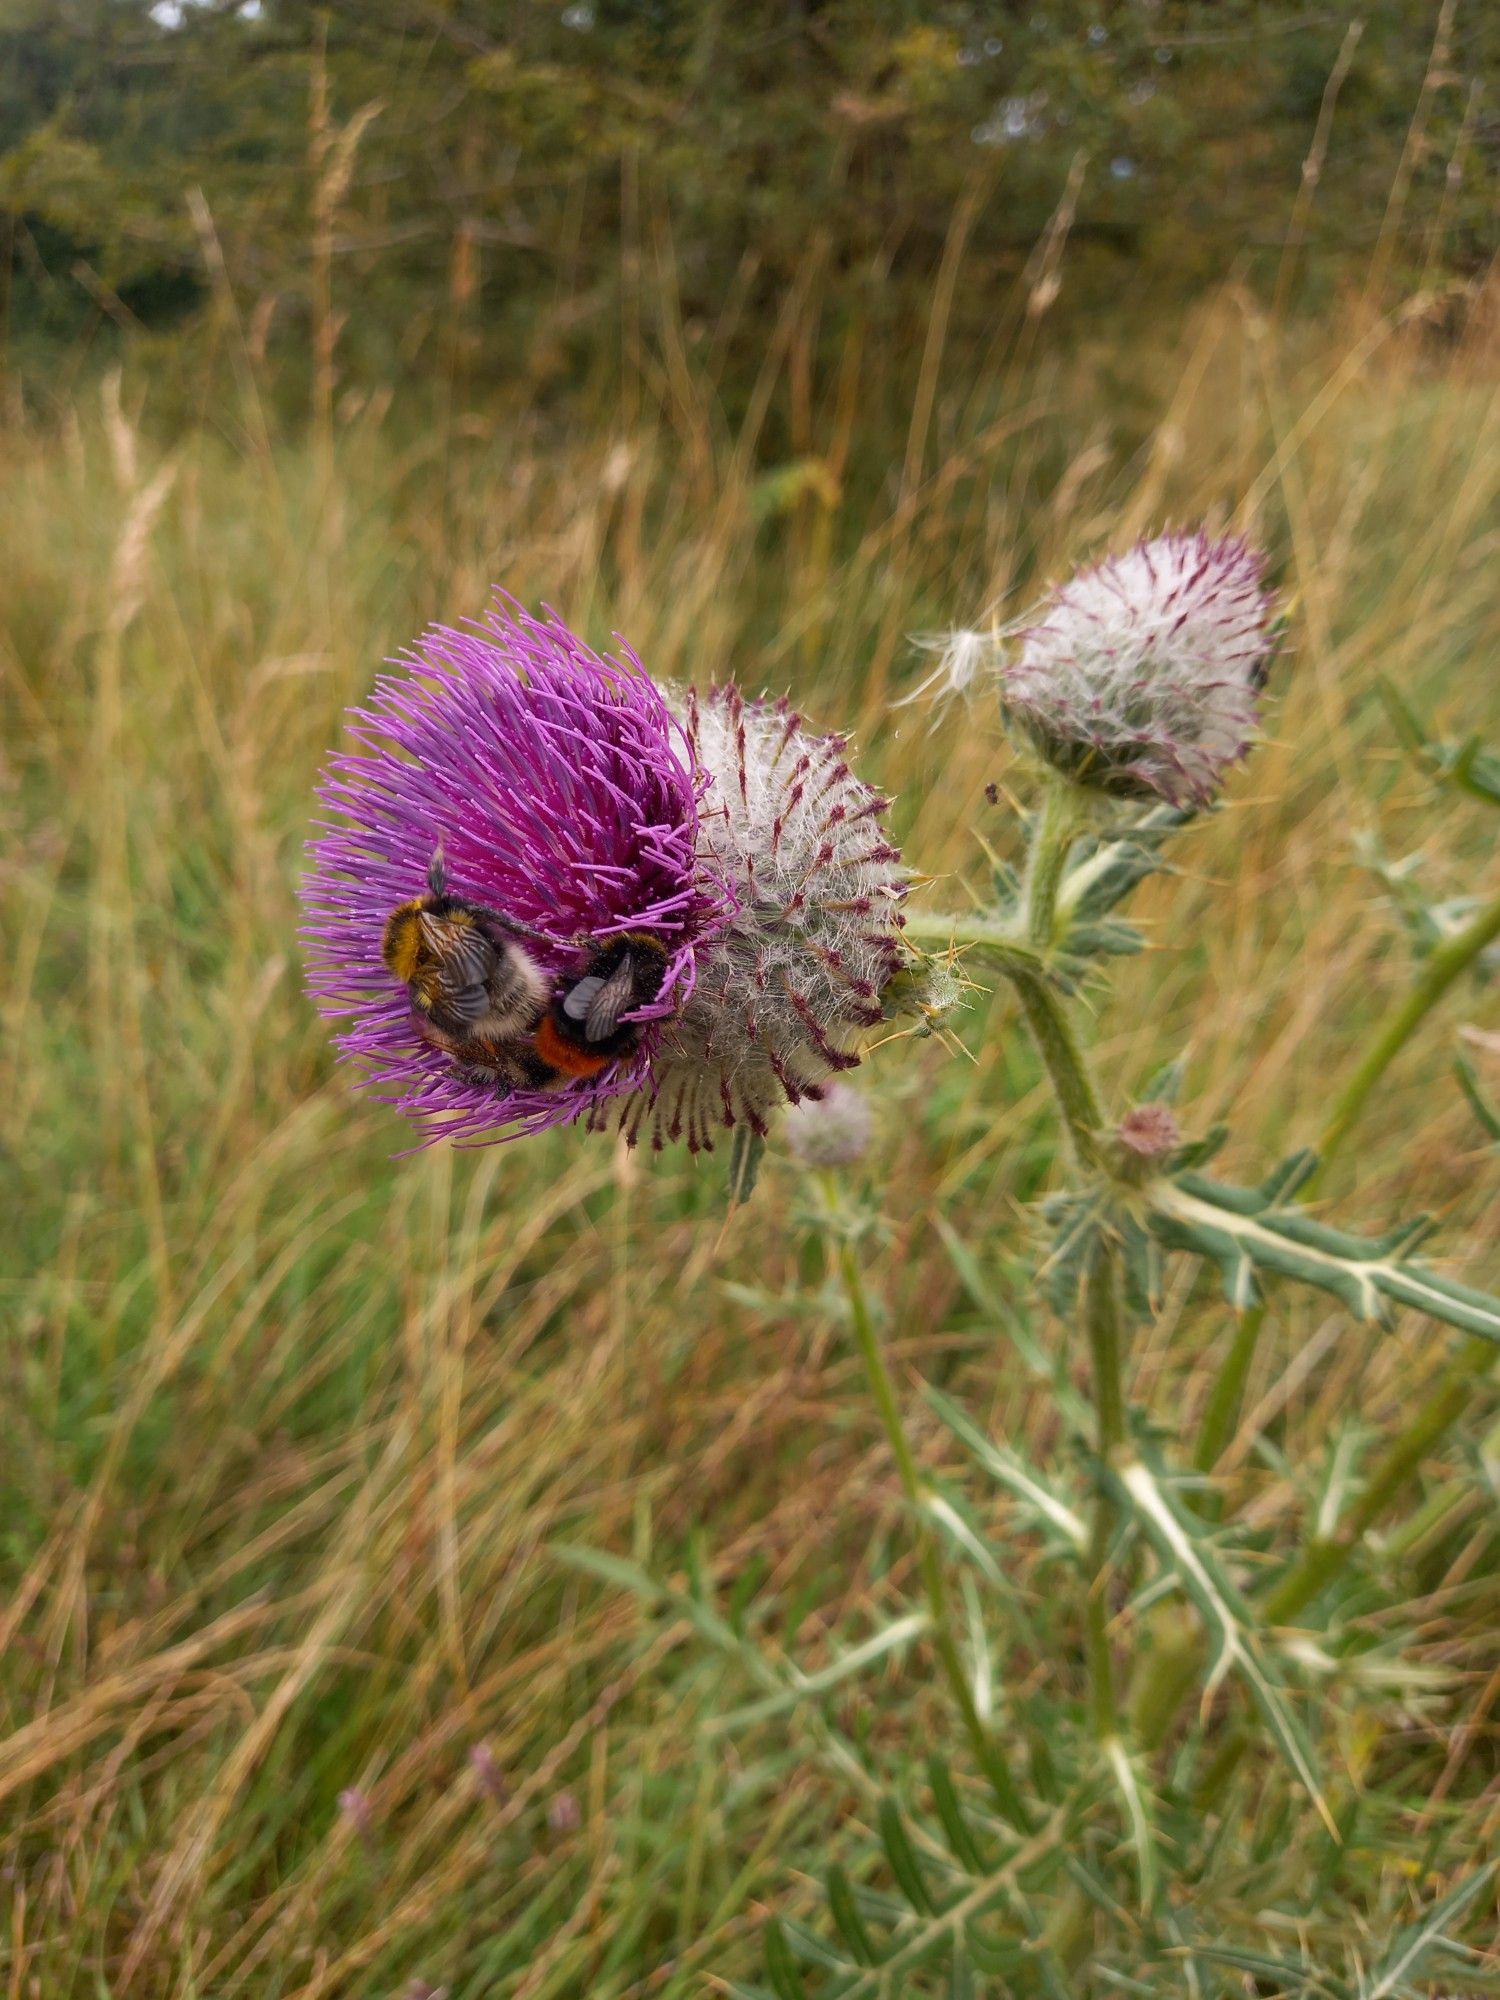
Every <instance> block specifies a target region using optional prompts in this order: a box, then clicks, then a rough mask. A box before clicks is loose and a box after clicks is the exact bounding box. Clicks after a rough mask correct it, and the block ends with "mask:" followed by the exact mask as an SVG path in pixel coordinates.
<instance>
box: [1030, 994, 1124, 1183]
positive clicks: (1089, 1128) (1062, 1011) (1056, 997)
mask: <svg viewBox="0 0 1500 2000" xmlns="http://www.w3.org/2000/svg"><path fill="white" fill-rule="evenodd" d="M1011 983H1012V984H1013V985H1014V987H1015V989H1016V993H1017V995H1018V997H1019V999H1020V1002H1021V1011H1022V1013H1024V1014H1025V1016H1026V1025H1027V1027H1028V1028H1030V1030H1031V1035H1032V1040H1033V1041H1034V1042H1035V1043H1036V1046H1037V1051H1038V1053H1039V1054H1040V1056H1041V1058H1042V1061H1043V1063H1044V1064H1045V1065H1046V1068H1047V1075H1048V1077H1049V1078H1050V1080H1051V1083H1052V1089H1053V1094H1054V1095H1055V1096H1056V1098H1057V1103H1058V1108H1059V1110H1060V1111H1061V1112H1062V1115H1063V1122H1064V1124H1065V1125H1066V1126H1067V1128H1068V1137H1069V1139H1070V1141H1071V1142H1072V1149H1073V1152H1074V1154H1075V1155H1076V1157H1077V1159H1078V1162H1079V1164H1080V1165H1083V1166H1093V1165H1095V1164H1096V1163H1097V1161H1098V1158H1099V1133H1100V1131H1101V1129H1102V1128H1103V1125H1104V1112H1103V1110H1102V1108H1101V1106H1100V1103H1099V1093H1098V1091H1097V1090H1096V1089H1095V1088H1094V1080H1093V1078H1092V1077H1091V1076H1090V1074H1089V1068H1088V1061H1087V1059H1086V1057H1085V1056H1084V1053H1083V1049H1082V1046H1081V1045H1080V1043H1079V1040H1078V1036H1077V1033H1076V1031H1075V1030H1074V1027H1073V1022H1072V1019H1071V1017H1070V1016H1069V1013H1068V1010H1067V1007H1066V1005H1065V1004H1064V1001H1063V998H1062V995H1061V994H1060V993H1059V992H1058V991H1057V988H1056V987H1055V986H1053V985H1052V984H1051V983H1050V982H1049V981H1048V980H1046V979H1039V978H1037V977H1036V976H1035V975H1034V974H1032V973H1029V972H1014V971H1013V972H1012V973H1011Z"/></svg>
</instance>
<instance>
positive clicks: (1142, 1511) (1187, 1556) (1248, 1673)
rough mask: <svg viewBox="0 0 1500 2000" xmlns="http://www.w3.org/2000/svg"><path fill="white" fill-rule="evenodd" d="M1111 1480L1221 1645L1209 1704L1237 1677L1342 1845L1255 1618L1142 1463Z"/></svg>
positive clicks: (1204, 1540) (1196, 1530)
mask: <svg viewBox="0 0 1500 2000" xmlns="http://www.w3.org/2000/svg"><path fill="white" fill-rule="evenodd" d="M1107 1476H1108V1477H1109V1478H1110V1479H1111V1481H1112V1483H1113V1484H1114V1485H1115V1486H1116V1487H1117V1489H1118V1491H1119V1492H1120V1493H1121V1495H1122V1497H1123V1499H1124V1500H1125V1502H1126V1504H1127V1505H1128V1506H1129V1508H1130V1509H1131V1511H1132V1513H1133V1514H1134V1515H1135V1517H1136V1519H1137V1520H1138V1521H1139V1522H1140V1524H1141V1527H1142V1529H1143V1530H1144V1532H1145V1534H1146V1536H1147V1537H1148V1539H1149V1540H1150V1542H1151V1544H1152V1546H1153V1547H1154V1548H1155V1549H1156V1551H1157V1553H1158V1555H1160V1557H1161V1558H1162V1560H1163V1561H1164V1562H1165V1563H1167V1564H1168V1565H1169V1566H1170V1567H1171V1568H1172V1569H1173V1570H1175V1572H1176V1574H1177V1577H1178V1579H1179V1581H1180V1582H1181V1584H1182V1587H1183V1590H1184V1591H1185V1592H1186V1594H1187V1596H1188V1597H1189V1598H1190V1599H1191V1601H1192V1603H1193V1604H1194V1605H1195V1607H1196V1608H1197V1610H1198V1613H1199V1615H1200V1616H1201V1617H1202V1619H1203V1620H1204V1623H1205V1624H1206V1625H1207V1626H1208V1627H1209V1629H1210V1631H1211V1632H1212V1633H1213V1634H1214V1636H1215V1638H1216V1640H1217V1642H1218V1652H1217V1656H1216V1658H1215V1660H1214V1663H1213V1665H1212V1667H1211V1668H1210V1669H1209V1675H1208V1682H1207V1685H1206V1688H1205V1690H1204V1693H1205V1698H1206V1697H1207V1696H1208V1695H1211V1694H1212V1693H1213V1691H1214V1689H1215V1688H1216V1687H1217V1686H1218V1685H1219V1683H1220V1682H1221V1681H1222V1680H1223V1679H1224V1677H1225V1675H1226V1674H1229V1673H1231V1672H1233V1673H1235V1674H1237V1675H1238V1676H1239V1678H1240V1680H1241V1681H1243V1683H1244V1685H1245V1688H1246V1690H1247V1692H1248V1693H1249V1695H1250V1698H1251V1700H1252V1701H1253V1702H1254V1703H1255V1706H1256V1707H1257V1708H1258V1709H1259V1711H1260V1715H1261V1719H1262V1721H1263V1722H1264V1723H1265V1725H1266V1727H1267V1729H1268V1730H1269V1731H1270V1733H1271V1736H1272V1738H1273V1740H1274V1741H1275V1744H1276V1747H1277V1749H1278V1750H1279V1751H1280V1752H1281V1754H1282V1757H1283V1758H1284V1759H1285V1761H1286V1763H1287V1764H1288V1766H1289V1767H1290V1769H1291V1770H1292V1772H1293V1774H1294V1775H1295V1777H1296V1778H1297V1780H1298V1782H1299V1783H1300V1784H1301V1785H1302V1786H1303V1787H1304V1789H1305V1790H1306V1791H1307V1793H1308V1796H1309V1797H1310V1798H1311V1799H1312V1802H1313V1804H1314V1805H1315V1806H1316V1807H1317V1810H1318V1813H1319V1816H1320V1817H1321V1818H1322V1820H1323V1823H1324V1825H1325V1826H1326V1827H1327V1828H1328V1830H1329V1832H1330V1833H1331V1834H1332V1835H1333V1837H1334V1838H1335V1839H1337V1838H1338V1828H1337V1826H1336V1824H1335V1822H1334V1819H1333V1815H1332V1814H1331V1813H1330V1812H1329V1810H1328V1806H1327V1803H1326V1801H1325V1799H1324V1797H1323V1790H1322V1786H1321V1784H1320V1782H1319V1779H1318V1772H1317V1766H1316V1764H1315V1762H1314V1759H1313V1752H1312V1746H1311V1744H1310V1743H1309V1742H1308V1740H1307V1737H1306V1734H1305V1733H1304V1731H1303V1729H1302V1726H1301V1724H1300V1723H1299V1722H1298V1721H1297V1719H1296V1717H1295V1715H1294V1714H1293V1713H1292V1709H1291V1705H1290V1703H1289V1702H1288V1700H1287V1698H1286V1695H1285V1693H1284V1691H1283V1690H1282V1688H1281V1686H1280V1684H1279V1682H1278V1681H1277V1680H1276V1679H1275V1677H1274V1676H1273V1674H1272V1672H1271V1669H1270V1666H1269V1664H1268V1662H1267V1660H1266V1657H1265V1653H1264V1649H1263V1644H1262V1639H1261V1635H1260V1633H1259V1632H1258V1631H1257V1629H1256V1626H1255V1621H1254V1614H1253V1612H1252V1611H1251V1610H1250V1607H1249V1606H1248V1605H1247V1604H1246V1603H1245V1601H1244V1599H1243V1598H1242V1597H1241V1596H1240V1593H1239V1591H1238V1590H1237V1589H1236V1588H1235V1586H1234V1584H1233V1583H1232V1582H1231V1581H1230V1579H1229V1577H1228V1576H1227V1575H1226V1574H1225V1572H1224V1571H1223V1569H1222V1568H1221V1567H1220V1565H1219V1561H1218V1558H1217V1557H1216V1556H1215V1555H1214V1553H1213V1551H1212V1549H1211V1547H1210V1545H1209V1542H1208V1537H1207V1535H1206V1534H1205V1533H1204V1532H1203V1531H1202V1529H1201V1527H1200V1526H1199V1525H1198V1524H1197V1523H1196V1522H1194V1521H1192V1520H1190V1519H1189V1517H1188V1516H1186V1515H1185V1514H1183V1513H1182V1511H1181V1510H1180V1509H1179V1508H1178V1507H1176V1506H1175V1505H1174V1504H1173V1501H1172V1498H1171V1496H1170V1494H1169V1493H1168V1492H1167V1491H1166V1489H1165V1488H1164V1487H1163V1485H1162V1483H1161V1481H1160V1480H1159V1479H1158V1478H1157V1476H1156V1474H1155V1473H1154V1472H1153V1471H1152V1469H1151V1467H1150V1466H1148V1465H1147V1464H1146V1463H1145V1461H1144V1460H1143V1459H1138V1458H1137V1459H1132V1460H1130V1461H1129V1462H1128V1463H1126V1464H1124V1465H1121V1466H1119V1467H1118V1468H1116V1469H1115V1470H1113V1471H1112V1472H1111V1473H1109V1474H1108V1475H1107Z"/></svg>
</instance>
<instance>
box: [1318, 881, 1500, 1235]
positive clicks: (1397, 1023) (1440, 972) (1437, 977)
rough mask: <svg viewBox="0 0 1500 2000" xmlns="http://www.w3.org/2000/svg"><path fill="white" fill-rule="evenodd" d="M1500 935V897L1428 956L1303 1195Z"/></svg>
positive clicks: (1348, 1095) (1378, 1041) (1345, 1098)
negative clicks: (1430, 1019) (1437, 1010)
mask: <svg viewBox="0 0 1500 2000" xmlns="http://www.w3.org/2000/svg"><path fill="white" fill-rule="evenodd" d="M1496 938H1500V896H1497V897H1496V898H1495V900H1494V902H1492V903H1489V904H1487V905H1486V906H1485V908H1484V909H1482V910H1481V911H1480V912H1479V914H1478V915H1477V916H1476V917H1473V918H1471V920H1470V921H1469V922H1468V923H1467V924H1465V925H1464V927H1463V929H1462V930H1461V931H1457V932H1455V933H1454V935H1453V936H1452V937H1451V938H1448V939H1447V940H1446V941H1445V942H1444V943H1442V944H1440V945H1438V946H1437V948H1436V949H1435V950H1434V951H1433V952H1432V953H1431V955H1430V956H1429V957H1428V960H1427V963H1426V965H1425V966H1424V967H1423V969H1422V976H1421V978H1420V979H1419V980H1418V981H1417V983H1416V985H1415V986H1414V987H1413V988H1412V990H1411V992H1410V993H1408V994H1407V996H1406V998H1405V999H1404V1000H1403V1001H1401V1002H1400V1003H1399V1004H1398V1005H1397V1006H1396V1007H1394V1008H1392V1010H1391V1012H1390V1013H1389V1014H1388V1015H1387V1016H1386V1019H1385V1021H1384V1023H1383V1025H1382V1026H1381V1028H1380V1030H1379V1032H1378V1033H1377V1034H1376V1036H1375V1038H1374V1040H1373V1041H1372V1042H1371V1043H1370V1046H1369V1047H1368V1048H1367V1049H1366V1051H1365V1053H1364V1055H1363V1057H1362V1058H1361V1060H1360V1062H1359V1064H1358V1065H1357V1067H1356V1068H1355V1071H1354V1074H1353V1076H1351V1077H1350V1079H1349V1081H1348V1082H1347V1083H1346V1084H1345V1085H1344V1088H1343V1089H1342V1090H1341V1091H1340V1093H1339V1095H1338V1098H1337V1100H1336V1101H1335V1103H1334V1107H1333V1110H1332V1111H1331V1112H1330V1113H1329V1115H1328V1122H1327V1124H1326V1125H1325V1126H1324V1127H1323V1137H1322V1139H1321V1140H1320V1142H1319V1145H1318V1152H1319V1155H1320V1159H1319V1165H1318V1171H1317V1173H1316V1174H1314V1175H1313V1177H1312V1179H1311V1180H1310V1181H1309V1182H1308V1183H1307V1184H1306V1186H1305V1187H1304V1189H1303V1199H1304V1200H1306V1199H1307V1196H1308V1193H1309V1192H1310V1191H1311V1190H1312V1189H1313V1188H1314V1187H1316V1185H1317V1183H1318V1181H1319V1180H1320V1179H1321V1177H1322V1174H1323V1171H1324V1168H1325V1167H1326V1165H1327V1162H1328V1159H1329V1156H1330V1155H1331V1154H1332V1153H1334V1152H1335V1151H1336V1150H1337V1149H1338V1147H1339V1146H1340V1145H1342V1144H1343V1141H1344V1138H1345V1136H1346V1134H1347V1133H1348V1131H1349V1128H1350V1126H1351V1125H1352V1124H1353V1123H1354V1121H1355V1119H1356V1118H1358V1116H1359V1114H1360V1112H1361V1111H1363V1109H1364V1107H1365V1103H1366V1101H1367V1099H1368V1098H1369V1095H1370V1093H1371V1091H1372V1090H1373V1089H1374V1088H1375V1086H1376V1084H1377V1083H1379V1081H1380V1079H1381V1078H1382V1077H1383V1076H1384V1075H1385V1073H1386V1071H1387V1070H1388V1069H1389V1068H1390V1066H1391V1064H1392V1063H1393V1062H1394V1061H1395V1059H1396V1057H1397V1056H1398V1055H1400V1053H1401V1051H1402V1049H1404V1048H1405V1046H1406V1044H1407V1043H1408V1042H1409V1041H1410V1040H1411V1038H1412V1035H1413V1034H1414V1032H1415V1031H1416V1029H1417V1028H1418V1027H1420V1025H1421V1023H1422V1021H1423V1020H1424V1019H1425V1017H1426V1016H1427V1015H1428V1014H1429V1013H1431V1011H1432V1009H1433V1008H1434V1007H1435V1006H1436V1005H1437V1003H1438V1001H1439V1000H1441V999H1442V997H1443V995H1444V994H1445V993H1446V992H1447V991H1448V988H1449V987H1450V986H1451V985H1452V984H1453V982H1454V980H1455V979H1457V978H1458V977H1459V975H1460V974H1461V973H1463V972H1465V971H1466V970H1467V969H1468V967H1469V966H1471V965H1472V964H1473V963H1474V961H1475V959H1476V958H1478V956H1479V954H1480V953H1481V952H1482V951H1483V950H1484V949H1485V948H1486V946H1488V945H1491V944H1493V943H1494V942H1495V940H1496Z"/></svg>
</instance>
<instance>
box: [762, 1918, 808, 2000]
mask: <svg viewBox="0 0 1500 2000" xmlns="http://www.w3.org/2000/svg"><path fill="white" fill-rule="evenodd" d="M766 1977H767V1978H768V1979H769V1980H770V1982H771V1985H772V1986H773V1988H774V1989H775V1991H776V1994H777V2000H807V1988H806V1987H805V1986H804V1985H803V1983H802V1974H801V1973H800V1972H799V1971H798V1970H797V1961H796V1960H795V1959H794V1958H793V1957H792V1948H791V1946H790V1945H789V1944H788V1943H787V1937H786V1932H785V1931H784V1930H783V1929H782V1926H781V1919H780V1918H779V1917H772V1918H771V1919H770V1921H769V1922H768V1923H767V1925H766Z"/></svg>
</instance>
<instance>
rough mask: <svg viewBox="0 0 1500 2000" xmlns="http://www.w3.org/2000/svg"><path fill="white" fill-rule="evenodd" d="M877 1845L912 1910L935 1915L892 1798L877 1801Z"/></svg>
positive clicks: (921, 1913)
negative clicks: (878, 1812) (880, 1847)
mask: <svg viewBox="0 0 1500 2000" xmlns="http://www.w3.org/2000/svg"><path fill="white" fill-rule="evenodd" d="M880 1844H881V1846H882V1847H883V1848H884V1849H885V1858H886V1860H887V1861H889V1862H890V1864H891V1873H892V1874H893V1875H894V1876H895V1878H896V1880H897V1882H898V1883H899V1884H900V1887H901V1893H902V1895H903V1896H905V1898H906V1900H907V1901H908V1902H909V1903H910V1904H911V1906H912V1908H913V1909H914V1910H916V1911H917V1912H918V1914H919V1915H921V1916H926V1917H930V1916H934V1915H936V1913H937V1905H936V1904H935V1903H934V1902H933V1900H932V1891H931V1890H930V1889H929V1888H928V1886H927V1883H926V1880H925V1878H924V1876H923V1874H922V1870H921V1866H920V1864H919V1863H918V1861H917V1857H916V1853H915V1851H914V1849H913V1847H912V1844H911V1839H910V1837H909V1835H908V1834H907V1831H906V1827H905V1826H904V1824H903V1823H902V1819H901V1814H900V1812H899V1810H898V1809H897V1806H896V1802H895V1800H894V1799H883V1800H882V1801H881V1806H880Z"/></svg>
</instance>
